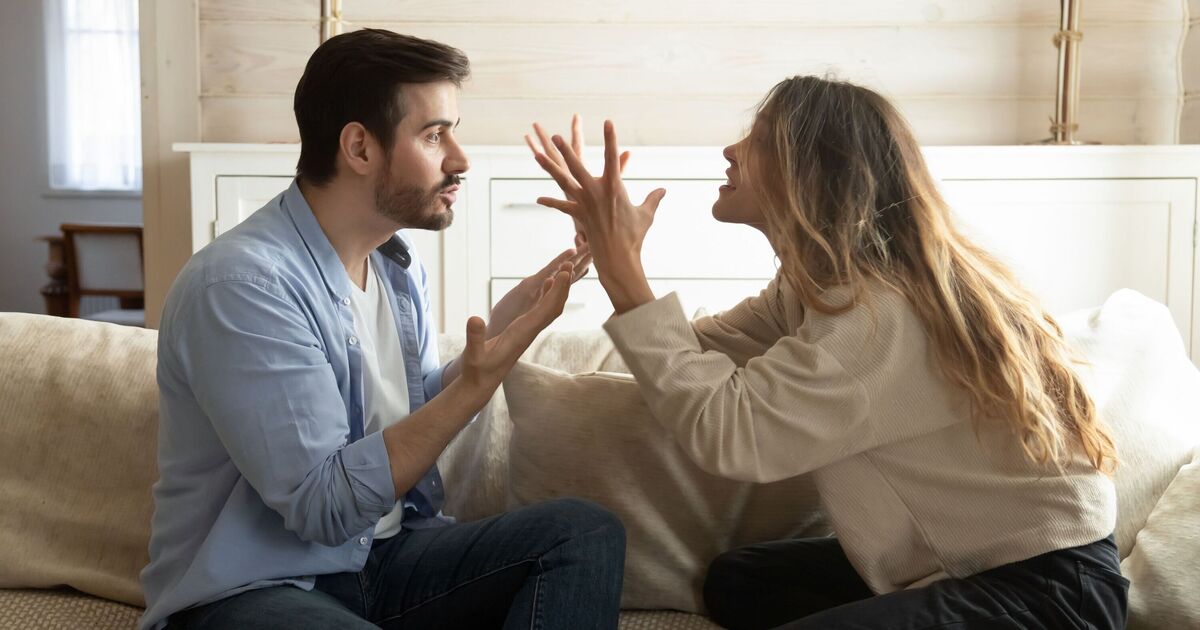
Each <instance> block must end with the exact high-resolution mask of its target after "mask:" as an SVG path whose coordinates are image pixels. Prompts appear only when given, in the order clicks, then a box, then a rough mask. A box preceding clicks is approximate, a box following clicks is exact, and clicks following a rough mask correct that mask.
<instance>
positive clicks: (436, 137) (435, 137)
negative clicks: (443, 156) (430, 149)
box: [429, 132, 442, 144]
mask: <svg viewBox="0 0 1200 630" xmlns="http://www.w3.org/2000/svg"><path fill="white" fill-rule="evenodd" d="M429 141H430V142H432V143H434V144H437V143H438V142H441V141H442V134H441V133H440V132H435V133H431V134H429Z"/></svg>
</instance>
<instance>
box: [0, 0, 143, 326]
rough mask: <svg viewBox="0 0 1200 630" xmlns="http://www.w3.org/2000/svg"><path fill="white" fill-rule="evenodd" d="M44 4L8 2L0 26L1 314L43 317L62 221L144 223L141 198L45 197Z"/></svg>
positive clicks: (46, 183) (47, 182)
mask: <svg viewBox="0 0 1200 630" xmlns="http://www.w3.org/2000/svg"><path fill="white" fill-rule="evenodd" d="M43 28H44V27H43V21H42V2H40V1H39V0H22V1H21V2H11V3H6V4H5V6H4V19H2V20H0V311H24V312H30V313H44V312H45V306H44V303H43V301H42V296H41V294H39V293H38V289H40V288H41V287H42V286H43V285H45V284H46V282H47V277H46V272H45V271H44V270H43V266H44V265H45V263H46V245H45V243H42V242H40V241H35V240H34V239H35V238H36V237H38V236H41V235H45V234H53V233H56V232H57V231H58V226H59V225H60V224H62V223H70V222H119V223H140V222H141V220H142V204H141V201H140V200H138V199H93V198H64V197H48V196H46V193H47V192H48V190H49V176H48V174H47V171H48V166H47V161H48V160H47V153H46V143H47V140H46V138H47V131H46V124H47V123H46V69H45V48H44V43H43V41H44V40H43Z"/></svg>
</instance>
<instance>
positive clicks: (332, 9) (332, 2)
mask: <svg viewBox="0 0 1200 630" xmlns="http://www.w3.org/2000/svg"><path fill="white" fill-rule="evenodd" d="M341 33H342V0H321V34H320V38H321V40H320V42H318V43H319V44H324V43H325V40H327V39H329V38H330V37H333V36H334V35H340V34H341Z"/></svg>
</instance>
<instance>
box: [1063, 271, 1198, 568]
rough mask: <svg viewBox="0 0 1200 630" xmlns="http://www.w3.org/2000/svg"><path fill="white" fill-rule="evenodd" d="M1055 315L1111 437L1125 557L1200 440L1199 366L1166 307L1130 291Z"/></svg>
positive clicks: (1119, 530)
mask: <svg viewBox="0 0 1200 630" xmlns="http://www.w3.org/2000/svg"><path fill="white" fill-rule="evenodd" d="M1059 323H1060V324H1061V325H1062V327H1063V332H1064V333H1065V334H1066V335H1067V338H1068V340H1069V341H1070V342H1071V345H1072V346H1073V347H1074V348H1075V349H1076V350H1077V351H1078V352H1079V354H1080V355H1081V358H1082V359H1084V360H1085V361H1086V363H1085V364H1082V365H1077V366H1076V370H1077V372H1078V374H1079V376H1080V378H1081V379H1082V380H1083V381H1084V383H1085V385H1086V387H1087V389H1088V392H1089V393H1090V394H1091V395H1092V399H1093V400H1094V401H1095V403H1096V408H1097V410H1098V412H1099V414H1100V417H1101V418H1102V419H1104V420H1105V421H1106V422H1107V423H1108V425H1109V426H1110V427H1111V429H1112V433H1113V437H1114V439H1115V440H1116V443H1117V456H1118V457H1119V458H1120V462H1119V464H1118V468H1117V471H1116V474H1115V476H1114V482H1115V484H1116V487H1117V532H1116V534H1117V546H1118V547H1119V549H1120V552H1121V557H1122V558H1124V557H1126V556H1128V555H1129V552H1130V551H1131V550H1132V549H1133V543H1134V537H1135V536H1136V535H1137V533H1138V531H1140V530H1141V529H1142V526H1143V525H1145V523H1146V517H1147V516H1149V515H1150V512H1151V510H1153V509H1154V505H1155V503H1157V502H1158V498H1159V497H1160V496H1162V493H1163V491H1164V490H1166V488H1167V485H1168V484H1169V483H1171V480H1172V479H1173V478H1174V477H1175V474H1176V472H1177V471H1178V470H1179V468H1180V467H1181V466H1183V465H1184V464H1186V463H1188V462H1189V461H1190V460H1191V457H1192V449H1193V447H1194V446H1196V445H1197V444H1198V443H1200V371H1198V370H1197V369H1196V366H1194V365H1192V362H1191V361H1190V360H1189V359H1188V357H1187V353H1186V351H1185V350H1184V346H1183V340H1182V339H1181V338H1180V336H1179V331H1178V329H1177V328H1176V326H1175V321H1174V319H1172V317H1171V313H1170V311H1168V310H1167V308H1166V307H1165V306H1163V305H1162V304H1159V303H1158V302H1155V301H1153V300H1151V299H1150V298H1147V297H1145V296H1143V295H1142V294H1140V293H1137V292H1136V291H1131V290H1128V289H1124V290H1121V291H1117V292H1116V293H1114V294H1112V296H1110V297H1109V298H1108V299H1107V300H1106V301H1105V302H1104V305H1103V306H1101V307H1100V308H1097V309H1089V310H1085V311H1077V312H1075V313H1071V314H1069V315H1066V316H1064V317H1062V318H1060V320H1059Z"/></svg>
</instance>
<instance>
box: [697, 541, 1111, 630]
mask: <svg viewBox="0 0 1200 630" xmlns="http://www.w3.org/2000/svg"><path fill="white" fill-rule="evenodd" d="M1120 571H1121V567H1120V563H1119V561H1118V559H1117V546H1116V543H1114V542H1113V538H1112V536H1109V537H1108V538H1105V539H1104V540H1100V541H1097V542H1094V543H1092V544H1090V545H1084V546H1082V547H1074V548H1071V549H1061V550H1059V551H1052V552H1050V553H1046V554H1043V555H1040V556H1036V557H1033V558H1030V559H1028V560H1022V561H1020V562H1014V563H1012V564H1007V565H1004V566H1001V567H997V568H995V569H990V570H988V571H984V572H982V573H978V574H976V575H972V576H971V577H967V578H949V579H944V580H940V581H938V582H934V583H932V584H930V585H929V586H925V587H922V588H913V589H906V590H902V591H896V592H893V593H888V594H885V595H878V596H876V595H874V594H873V593H872V592H871V590H870V589H869V588H867V585H866V584H865V583H864V582H863V581H862V578H860V577H859V576H858V573H857V572H855V570H854V567H853V566H851V565H850V562H849V560H847V559H846V554H845V553H844V552H843V551H842V547H841V545H840V544H839V543H838V541H837V539H836V538H808V539H799V540H781V541H776V542H770V543H765V544H760V545H751V546H749V547H743V548H741V549H735V550H733V551H730V552H727V553H725V554H723V555H721V556H718V557H717V559H716V560H714V561H713V563H712V566H710V567H709V570H708V577H707V579H706V580H705V584H704V601H705V604H706V605H707V606H708V610H709V614H710V615H712V617H713V619H714V620H715V621H717V623H720V624H721V625H723V626H725V627H727V628H735V629H742V628H776V627H778V628H786V629H787V630H810V629H816V628H821V629H828V630H834V629H838V628H857V629H866V628H872V629H889V630H902V629H903V630H917V629H921V628H937V629H939V630H963V629H968V628H988V629H992V628H995V629H1001V628H1004V629H1009V628H1012V629H1017V628H1071V629H1076V628H1078V629H1083V628H1087V629H1097V630H1099V629H1108V628H1124V627H1125V617H1126V596H1127V595H1128V592H1129V581H1128V580H1126V579H1125V578H1124V577H1122V576H1121V572H1120Z"/></svg>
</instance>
